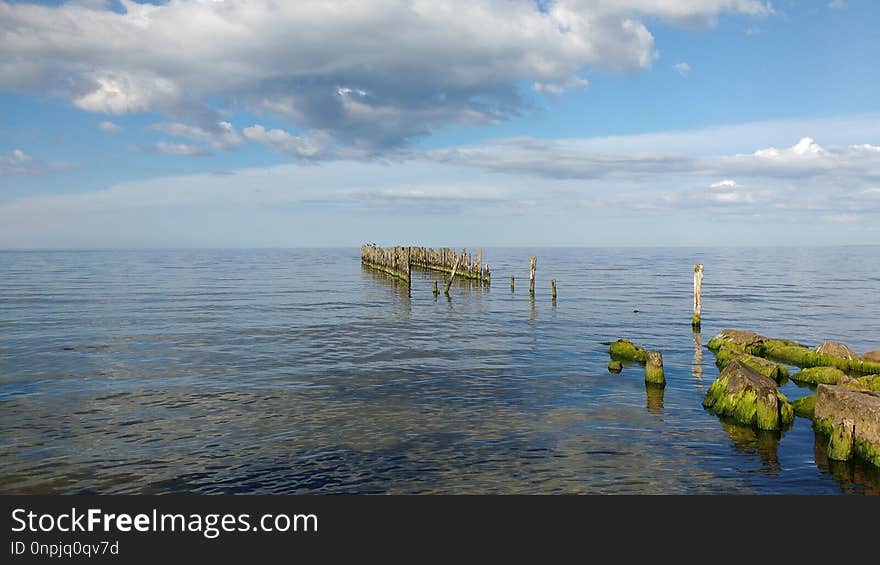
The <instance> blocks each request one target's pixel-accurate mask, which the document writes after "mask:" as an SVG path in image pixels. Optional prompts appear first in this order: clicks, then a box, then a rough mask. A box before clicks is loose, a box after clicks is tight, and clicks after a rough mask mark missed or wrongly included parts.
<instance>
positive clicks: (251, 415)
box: [0, 246, 880, 494]
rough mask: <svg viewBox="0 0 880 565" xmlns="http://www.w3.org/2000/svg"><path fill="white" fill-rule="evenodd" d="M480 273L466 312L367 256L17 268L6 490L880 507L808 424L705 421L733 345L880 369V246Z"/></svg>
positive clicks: (584, 256)
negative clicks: (619, 342) (779, 347)
mask: <svg viewBox="0 0 880 565" xmlns="http://www.w3.org/2000/svg"><path fill="white" fill-rule="evenodd" d="M469 250H470V251H475V247H473V246H471V247H470V248H469ZM531 256H535V257H537V276H536V290H535V294H534V296H530V294H529V292H528V273H529V258H530V257H531ZM483 258H484V262H485V263H488V265H489V268H490V271H491V273H492V280H491V283H490V284H479V283H474V282H466V281H459V280H456V281H454V282H453V284H452V285H451V288H450V292H449V295H448V296H446V295H444V294H443V293H442V285H443V282H444V280H443V275H442V274H440V273H436V272H422V271H418V270H416V271H414V273H413V281H412V284H411V288H408V287H407V286H406V285H405V284H403V283H401V282H400V281H398V280H396V279H393V278H391V277H389V276H388V275H385V274H383V273H378V272H375V271H372V270H370V269H368V268H365V267H363V266H362V265H361V263H360V259H359V251H358V249H357V248H354V247H353V248H333V249H240V250H239V249H236V250H211V249H186V250H94V251H4V252H0V430H2V433H0V492H2V493H7V494H9V493H14V494H19V493H25V494H27V493H33V494H36V493H57V494H82V493H103V494H116V493H126V494H147V493H204V494H212V493H252V494H276V493H277V494H282V493H283V494H297V493H302V494H305V493H309V494H323V493H327V494H330V493H359V494H386V493H389V494H390V493H398V494H428V493H445V494H483V493H495V494H521V493H528V494H557V493H558V494H563V493H565V494H579V493H607V494H770V493H772V494H878V493H880V469H877V468H874V467H871V466H870V465H867V464H864V463H861V462H859V461H853V462H834V461H829V460H828V458H827V456H826V449H825V440H824V439H823V438H822V437H821V436H817V435H816V434H815V433H814V431H813V429H812V427H811V423H810V422H809V421H808V420H805V419H802V418H796V420H795V422H794V424H793V426H792V427H791V428H790V429H788V430H785V431H782V432H762V431H758V430H756V429H753V428H751V427H748V426H741V425H738V424H735V423H733V422H730V421H726V420H723V419H721V418H719V417H718V416H716V415H715V414H713V413H711V412H708V411H706V410H704V409H703V407H702V405H701V401H702V399H703V397H704V395H705V394H706V390H707V389H708V387H709V385H711V383H712V382H713V380H714V379H715V378H716V377H717V376H718V372H719V371H718V369H717V367H716V366H715V362H714V355H713V354H712V353H711V352H710V351H709V350H707V349H706V348H705V344H706V343H707V342H708V341H709V339H710V338H711V337H712V336H713V335H714V334H716V333H717V332H718V331H720V330H721V329H723V328H737V329H746V330H752V331H755V332H758V333H761V334H763V335H767V336H772V337H778V338H784V339H791V340H795V341H798V342H801V343H805V344H807V345H817V344H819V343H820V342H822V341H824V340H833V341H840V342H843V343H845V344H847V345H849V346H850V347H851V348H853V349H854V350H855V351H856V352H858V353H862V352H864V351H867V350H872V349H878V348H880V247H877V246H853V247H816V248H806V247H805V248H792V247H785V248H784V247H779V248H775V247H761V248H745V247H725V248H705V247H703V248H626V247H620V248H485V249H483ZM695 263H701V264H703V265H704V266H705V267H704V268H705V274H704V281H703V316H702V319H703V323H702V331H701V332H694V331H693V330H692V328H691V314H692V293H693V267H694V264H695ZM511 277H514V288H513V289H511V285H510V279H511ZM551 279H555V280H556V281H557V288H558V296H557V298H556V299H555V300H554V299H553V298H552V297H551V290H550V281H551ZM434 281H438V282H440V284H441V294H440V295H439V296H434V294H433V293H432V284H433V282H434ZM621 337H625V338H628V339H630V340H632V341H633V342H635V343H636V344H638V345H641V346H642V347H645V348H648V349H657V350H660V351H661V352H662V354H663V360H664V365H665V373H666V379H667V385H666V387H665V388H662V389H661V388H656V387H651V386H647V385H646V384H645V381H644V370H643V369H642V368H641V367H640V366H638V365H628V366H625V367H624V370H623V371H622V372H621V373H620V374H613V373H610V372H609V371H608V369H607V365H608V361H609V356H608V346H609V344H610V343H611V342H612V341H614V340H616V339H618V338H621ZM792 371H793V372H794V371H796V368H792ZM781 390H782V391H783V392H784V394H785V395H786V396H787V397H788V398H789V399H790V400H794V399H797V398H800V397H803V396H806V395H809V394H813V391H812V390H811V389H810V388H809V387H805V386H799V385H797V384H796V383H795V382H794V381H788V382H787V383H785V384H784V385H783V386H782V387H781Z"/></svg>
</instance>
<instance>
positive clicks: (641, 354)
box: [608, 339, 648, 363]
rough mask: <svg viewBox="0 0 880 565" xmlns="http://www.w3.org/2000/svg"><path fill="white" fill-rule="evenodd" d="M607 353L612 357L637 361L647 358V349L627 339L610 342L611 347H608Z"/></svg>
mask: <svg viewBox="0 0 880 565" xmlns="http://www.w3.org/2000/svg"><path fill="white" fill-rule="evenodd" d="M608 353H610V354H611V357H612V359H615V360H622V361H638V362H639V363H644V362H645V361H647V358H648V352H647V351H645V350H644V349H642V348H641V347H639V346H637V345H634V344H633V343H632V342H631V341H629V340H628V339H618V340H617V341H615V342H614V343H612V344H611V347H610V348H609V349H608Z"/></svg>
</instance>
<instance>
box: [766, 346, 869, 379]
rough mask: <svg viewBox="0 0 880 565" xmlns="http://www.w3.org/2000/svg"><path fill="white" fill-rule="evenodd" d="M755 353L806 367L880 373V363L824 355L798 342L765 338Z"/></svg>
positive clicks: (865, 373) (864, 373)
mask: <svg viewBox="0 0 880 565" xmlns="http://www.w3.org/2000/svg"><path fill="white" fill-rule="evenodd" d="M754 354H755V355H758V356H760V357H766V358H768V359H773V360H775V361H781V362H783V363H787V364H789V365H796V366H798V367H804V368H811V367H834V368H837V369H840V370H842V371H847V372H853V373H860V374H863V375H867V374H871V373H880V363H877V362H874V361H865V360H863V359H844V358H843V357H833V356H831V355H823V354H821V353H816V352H815V351H813V350H812V349H810V348H809V347H806V346H803V345H800V344H798V343H794V342H791V341H782V340H778V339H766V340H764V342H763V343H762V344H761V346H760V347H759V352H757V353H754Z"/></svg>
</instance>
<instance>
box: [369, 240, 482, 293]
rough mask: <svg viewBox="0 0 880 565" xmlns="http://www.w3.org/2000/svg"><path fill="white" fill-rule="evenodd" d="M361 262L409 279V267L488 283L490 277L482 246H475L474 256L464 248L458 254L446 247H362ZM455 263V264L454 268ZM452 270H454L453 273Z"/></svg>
mask: <svg viewBox="0 0 880 565" xmlns="http://www.w3.org/2000/svg"><path fill="white" fill-rule="evenodd" d="M361 262H362V263H363V264H364V265H366V266H368V267H371V268H373V269H376V270H379V271H382V272H385V273H388V274H389V275H392V276H395V277H398V278H400V279H403V280H404V281H406V282H407V283H409V282H410V280H411V276H410V275H411V271H412V268H413V267H415V268H419V269H425V270H428V271H438V272H442V273H446V274H451V275H452V276H454V277H459V278H464V279H472V280H476V281H479V282H482V283H486V284H488V283H489V281H490V279H491V272H490V271H489V265H484V264H483V249H482V248H479V247H478V248H477V253H476V257H472V256H471V254H470V253H468V252H467V250H463V251H462V252H461V253H459V252H457V251H455V250H453V249H449V248H446V247H443V248H440V249H429V248H426V247H415V246H406V247H388V248H381V247H378V246H376V245H372V244H370V245H362V246H361ZM456 263H458V266H457V267H456ZM453 271H455V273H454V274H453Z"/></svg>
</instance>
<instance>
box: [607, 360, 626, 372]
mask: <svg viewBox="0 0 880 565" xmlns="http://www.w3.org/2000/svg"><path fill="white" fill-rule="evenodd" d="M622 370H623V363H621V362H620V361H611V362H610V363H608V371H609V372H611V373H619V372H621V371H622Z"/></svg>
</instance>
